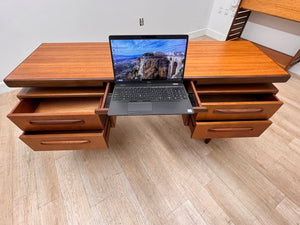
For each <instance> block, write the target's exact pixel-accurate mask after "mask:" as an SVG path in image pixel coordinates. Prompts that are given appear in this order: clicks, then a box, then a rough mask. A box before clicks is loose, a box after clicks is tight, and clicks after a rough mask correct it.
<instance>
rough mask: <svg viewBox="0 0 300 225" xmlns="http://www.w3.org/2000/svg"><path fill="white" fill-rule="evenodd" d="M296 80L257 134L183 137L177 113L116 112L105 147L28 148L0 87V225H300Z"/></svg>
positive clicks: (10, 99)
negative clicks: (137, 114)
mask: <svg viewBox="0 0 300 225" xmlns="http://www.w3.org/2000/svg"><path fill="white" fill-rule="evenodd" d="M299 83H300V78H299V76H297V75H292V78H291V79H290V81H289V82H287V83H284V84H276V86H277V87H278V89H279V90H280V92H279V93H278V97H279V98H280V99H281V100H282V101H283V102H284V105H283V107H281V108H280V109H279V110H278V112H277V113H276V114H275V115H274V116H273V117H272V121H273V124H272V126H270V128H269V129H267V131H265V132H264V133H263V135H261V136H260V137H259V138H236V139H213V140H211V142H210V143H209V145H206V144H204V143H203V141H202V140H194V139H191V138H190V133H189V132H190V131H189V128H188V127H184V126H183V124H182V119H181V116H140V117H126V118H125V117H119V118H118V124H117V129H113V130H112V131H111V135H110V139H111V141H110V149H109V150H108V151H98V150H89V151H55V152H53V151H52V152H34V151H32V150H31V149H30V148H29V147H28V146H27V145H25V144H24V143H23V142H22V141H20V140H18V136H19V135H20V130H19V129H18V128H17V127H16V126H15V125H14V124H13V123H12V122H11V121H9V120H8V119H7V118H6V115H7V114H8V113H9V112H10V111H11V109H12V108H13V106H14V105H16V104H17V102H18V101H19V100H18V99H17V98H16V94H17V92H18V91H19V90H15V91H12V92H9V93H5V94H2V95H0V103H1V104H0V121H1V122H0V146H1V148H0V153H1V154H0V161H1V163H0V175H1V179H0V199H1V201H0V212H1V221H0V223H1V224H5V225H15V224H16V225H19V224H47V225H48V224H49V225H52V224H53V225H54V224H55V225H56V224H62V225H64V224H68V225H73V224H103V225H106V224H107V225H110V224H124V225H127V224H128V225H131V224H148V225H150V224H163V225H177V224H178V225H182V224H193V225H194V224H200V225H204V224H205V225H216V224H221V225H224V224H236V225H245V224H251V225H252V224H253V225H264V224H272V225H285V224H292V225H298V223H299V218H300V211H299V208H300V199H299V196H300V179H299V169H300V166H299V165H300V129H299V128H300V120H299V119H298V118H299V112H300V99H299V95H300V90H299Z"/></svg>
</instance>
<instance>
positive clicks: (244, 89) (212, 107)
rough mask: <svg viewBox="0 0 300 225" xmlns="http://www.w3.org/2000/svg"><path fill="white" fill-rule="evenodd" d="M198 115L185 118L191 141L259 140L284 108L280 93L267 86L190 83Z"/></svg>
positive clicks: (273, 87) (267, 84)
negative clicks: (215, 139)
mask: <svg viewBox="0 0 300 225" xmlns="http://www.w3.org/2000/svg"><path fill="white" fill-rule="evenodd" d="M188 90H189V92H190V96H192V102H193V105H194V111H195V114H193V115H191V116H187V115H183V121H184V124H185V125H187V126H189V127H190V130H191V137H192V138H200V139H205V140H206V142H207V143H208V142H209V141H210V139H212V138H233V137H258V136H260V135H261V134H262V133H263V132H264V131H265V130H266V129H267V128H268V127H269V126H270V125H271V124H272V122H271V120H269V119H270V118H271V117H272V115H273V114H274V113H275V112H276V111H277V110H278V109H279V108H280V107H281V106H282V105H283V102H282V101H280V100H279V99H278V98H277V97H276V93H277V92H278V89H277V88H276V87H275V86H274V85H273V84H269V83H265V84H230V85H195V84H194V82H193V81H191V82H190V83H189V88H188Z"/></svg>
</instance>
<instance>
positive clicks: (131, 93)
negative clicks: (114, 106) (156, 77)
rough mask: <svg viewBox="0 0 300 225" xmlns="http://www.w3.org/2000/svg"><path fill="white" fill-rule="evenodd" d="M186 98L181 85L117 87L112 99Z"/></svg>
mask: <svg viewBox="0 0 300 225" xmlns="http://www.w3.org/2000/svg"><path fill="white" fill-rule="evenodd" d="M182 99H187V95H186V92H185V90H184V88H183V87H130V88H128V87H124V88H123V87H118V88H115V91H114V95H113V100H114V101H124V102H170V101H173V102H174V101H180V100H182Z"/></svg>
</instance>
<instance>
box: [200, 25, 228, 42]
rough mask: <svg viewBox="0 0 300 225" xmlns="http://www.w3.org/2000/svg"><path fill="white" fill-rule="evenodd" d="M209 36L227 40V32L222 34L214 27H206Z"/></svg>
mask: <svg viewBox="0 0 300 225" xmlns="http://www.w3.org/2000/svg"><path fill="white" fill-rule="evenodd" d="M205 34H206V35H207V36H209V37H211V38H214V39H216V40H218V41H225V39H226V35H225V34H222V33H220V32H218V31H215V30H213V29H210V28H207V29H206V33H205Z"/></svg>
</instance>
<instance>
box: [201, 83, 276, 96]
mask: <svg viewBox="0 0 300 225" xmlns="http://www.w3.org/2000/svg"><path fill="white" fill-rule="evenodd" d="M196 90H197V93H198V94H203V95H210V94H211V95H216V94H261V93H271V94H276V93H277V92H278V89H277V88H276V87H275V86H274V85H273V84H271V83H266V84H231V85H197V86H196Z"/></svg>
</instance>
